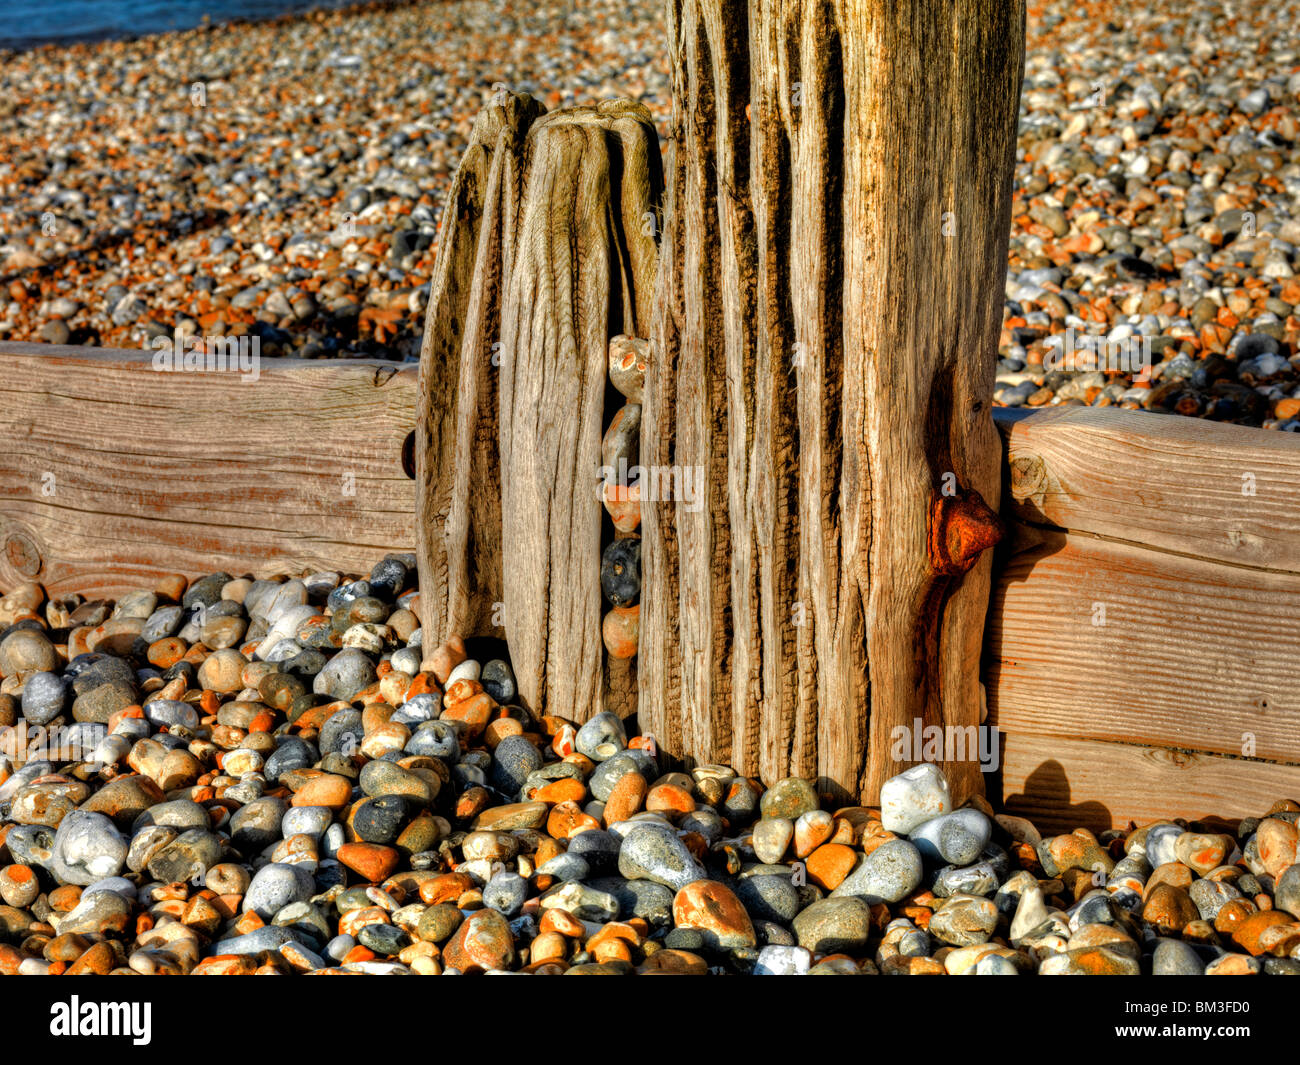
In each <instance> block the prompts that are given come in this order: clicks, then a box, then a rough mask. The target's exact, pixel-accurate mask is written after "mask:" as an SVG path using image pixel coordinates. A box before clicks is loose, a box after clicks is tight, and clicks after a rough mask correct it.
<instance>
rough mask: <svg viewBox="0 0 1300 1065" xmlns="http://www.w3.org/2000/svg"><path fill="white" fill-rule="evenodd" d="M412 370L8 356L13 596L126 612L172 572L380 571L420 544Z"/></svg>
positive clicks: (4, 518)
mask: <svg viewBox="0 0 1300 1065" xmlns="http://www.w3.org/2000/svg"><path fill="white" fill-rule="evenodd" d="M415 399H416V370H415V367H414V366H409V367H405V368H402V367H399V366H398V364H394V363H384V362H376V361H370V360H367V361H347V362H344V361H337V360H333V361H320V362H304V361H301V360H297V359H270V358H263V359H261V360H260V364H259V365H258V376H257V379H256V380H252V379H251V375H249V379H248V380H243V379H241V376H240V374H239V373H237V372H232V371H229V370H227V371H220V372H218V371H212V372H186V371H180V372H162V371H159V370H155V369H154V367H153V353H152V352H146V351H138V350H133V351H110V350H99V349H92V348H74V347H56V346H53V345H47V344H17V343H0V407H2V408H3V411H4V415H3V418H0V589H9V588H11V587H13V586H14V585H15V584H17V583H19V582H22V581H26V580H37V581H40V582H41V583H42V584H44V585H45V587H46V588H47V590H49V591H52V592H73V591H76V592H80V593H81V594H83V595H91V596H93V595H103V596H113V595H116V594H119V593H121V592H123V591H126V590H128V589H130V588H133V587H140V586H142V585H147V584H149V582H150V581H151V580H153V579H154V578H156V577H157V576H158V575H159V574H162V573H177V572H179V573H185V574H188V575H190V576H196V575H201V574H204V573H211V572H214V571H216V570H225V571H227V572H230V573H235V574H240V573H255V574H256V575H258V576H264V575H267V574H270V573H276V572H279V573H289V572H300V571H302V570H303V569H308V568H312V569H317V568H319V569H334V570H341V571H345V572H362V571H365V570H368V569H369V568H370V566H372V565H373V564H374V562H375V561H377V560H378V559H380V558H381V557H383V555H384V554H385V553H386V552H389V551H410V550H413V548H414V546H415V534H414V512H415V511H414V507H415V491H414V481H413V480H412V479H411V477H410V475H409V474H408V473H407V471H406V470H405V468H404V465H403V450H404V445H405V444H406V440H407V436H408V435H409V434H410V433H411V431H412V430H413V429H414V426H415Z"/></svg>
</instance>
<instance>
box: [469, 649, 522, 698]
mask: <svg viewBox="0 0 1300 1065" xmlns="http://www.w3.org/2000/svg"><path fill="white" fill-rule="evenodd" d="M479 683H480V684H482V685H483V690H484V691H485V692H487V693H488V695H490V696H492V698H493V699H495V700H496V701H497V702H498V703H500V704H501V705H502V706H508V705H509V704H511V703H513V702H514V701H515V697H516V696H517V695H518V694H519V691H518V688H517V687H516V686H515V675H514V673H513V672H512V671H511V669H510V664H509V663H508V662H505V661H502V660H501V659H500V658H494V659H492V660H491V661H490V662H485V663H483V670H482V672H481V673H480V674H479Z"/></svg>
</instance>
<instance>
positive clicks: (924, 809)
mask: <svg viewBox="0 0 1300 1065" xmlns="http://www.w3.org/2000/svg"><path fill="white" fill-rule="evenodd" d="M951 809H952V795H951V793H950V792H949V790H948V780H947V778H946V777H944V775H943V771H942V770H941V769H940V768H939V767H938V766H936V765H931V764H930V763H928V762H927V763H924V764H922V765H915V766H912V768H911V769H907V770H904V771H903V772H902V773H899V774H898V776H896V777H891V778H890V779H889V780H886V781H885V782H884V784H882V785H881V786H880V820H881V823H882V824H883V825H884V826H885V828H886V829H888V830H889V831H890V832H898V833H902V834H904V835H906V834H907V833H910V832H911V831H912V830H913V829H914V828H916V827H917V826H918V825H921V824H924V823H925V822H926V821H930V820H933V819H934V818H936V817H938V816H939V815H940V814H945V813H947V812H948V811H949V810H951Z"/></svg>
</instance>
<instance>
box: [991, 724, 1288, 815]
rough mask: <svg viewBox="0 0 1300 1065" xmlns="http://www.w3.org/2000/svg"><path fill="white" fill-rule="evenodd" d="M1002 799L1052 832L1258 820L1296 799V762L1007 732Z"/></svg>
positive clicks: (1016, 811) (1012, 811)
mask: <svg viewBox="0 0 1300 1065" xmlns="http://www.w3.org/2000/svg"><path fill="white" fill-rule="evenodd" d="M1002 799H1003V801H1004V803H1005V806H1006V809H1007V812H1009V813H1014V814H1019V815H1020V816H1022V817H1027V818H1029V819H1030V820H1031V821H1033V822H1034V824H1035V825H1036V826H1037V827H1038V829H1039V831H1044V832H1053V833H1055V832H1067V831H1070V830H1072V829H1075V828H1088V829H1091V830H1092V831H1094V832H1099V831H1102V830H1104V829H1107V828H1123V827H1124V826H1125V825H1127V824H1128V822H1129V821H1135V822H1137V823H1138V824H1139V825H1141V824H1145V823H1147V822H1150V821H1155V820H1159V819H1161V818H1174V817H1183V818H1186V819H1188V820H1196V819H1201V818H1207V817H1223V818H1239V817H1251V816H1255V817H1258V816H1260V815H1262V814H1264V813H1266V812H1267V811H1268V809H1269V807H1271V806H1272V805H1273V803H1274V802H1275V801H1276V800H1278V799H1297V800H1300V766H1289V765H1275V764H1272V763H1269V762H1258V761H1249V760H1246V759H1233V758H1224V757H1222V756H1219V755H1211V754H1184V753H1179V752H1176V751H1169V750H1165V749H1162V748H1159V747H1131V746H1127V745H1125V744H1121V743H1106V742H1103V741H1100V740H1095V739H1065V738H1062V737H1060V736H1035V735H1032V734H1030V733H1010V734H1008V735H1006V737H1005V738H1004V747H1003V754H1002Z"/></svg>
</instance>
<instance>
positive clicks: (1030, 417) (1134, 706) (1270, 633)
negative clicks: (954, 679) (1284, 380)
mask: <svg viewBox="0 0 1300 1065" xmlns="http://www.w3.org/2000/svg"><path fill="white" fill-rule="evenodd" d="M995 421H996V422H997V424H998V427H999V429H1000V430H1001V431H1002V435H1003V439H1004V444H1005V446H1006V463H1005V465H1004V475H1005V477H1006V495H1005V497H1004V500H1003V513H1004V515H1008V514H1009V515H1013V516H1014V518H1016V519H1018V520H1014V521H1012V522H1011V523H1010V524H1011V532H1012V535H1011V538H1010V539H1011V542H1012V544H1013V545H1014V547H1013V549H1012V550H1011V551H1010V552H1009V553H1008V555H1007V556H1006V557H1004V558H1002V559H1001V560H1000V564H999V569H998V572H997V575H996V577H995V582H994V590H993V595H992V597H991V601H990V607H989V625H988V629H987V633H986V642H985V664H984V678H985V684H986V687H987V695H988V705H989V723H990V724H994V725H996V726H997V727H999V728H1000V729H1002V730H1003V732H1004V734H1005V736H1006V740H1005V743H1006V750H1005V753H1004V772H1003V774H1002V783H1003V789H1002V795H1003V799H1004V801H1005V803H1006V805H1007V807H1008V808H1009V809H1010V810H1012V811H1014V812H1019V813H1023V814H1024V815H1025V816H1028V817H1030V818H1031V819H1033V820H1034V821H1035V823H1036V824H1038V825H1039V826H1040V827H1041V828H1044V829H1048V830H1062V829H1067V828H1073V827H1076V826H1078V825H1085V826H1087V827H1091V828H1105V827H1110V826H1111V825H1112V824H1116V825H1122V824H1123V823H1125V822H1126V821H1127V820H1128V819H1134V820H1137V821H1139V822H1142V821H1147V820H1151V819H1153V818H1156V817H1171V816H1182V817H1188V818H1191V817H1196V816H1199V815H1208V814H1217V815H1220V816H1245V815H1248V814H1259V813H1262V812H1264V811H1265V810H1267V809H1268V807H1269V806H1270V805H1271V804H1272V803H1273V801H1274V800H1275V799H1278V798H1281V797H1284V796H1294V795H1298V794H1300V765H1296V764H1293V763H1300V693H1297V691H1296V686H1295V676H1296V673H1295V663H1296V662H1297V661H1300V439H1297V438H1296V437H1294V436H1292V435H1291V434H1287V433H1276V432H1264V431H1261V430H1258V429H1249V428H1245V427H1241V426H1232V425H1220V424H1217V423H1213V422H1207V421H1201V420H1195V419H1190V418H1180V417H1174V416H1160V415H1152V414H1148V413H1145V412H1137V411H1123V410H1113V409H1109V408H1085V407H1058V408H1055V409H1049V410H1038V411H1010V410H1005V409H999V410H997V411H995ZM1102 610H1104V624H1096V623H1095V622H1096V621H1100V620H1102V615H1101V613H1100V611H1102ZM1243 756H1249V757H1243ZM1252 759H1255V760H1252Z"/></svg>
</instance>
